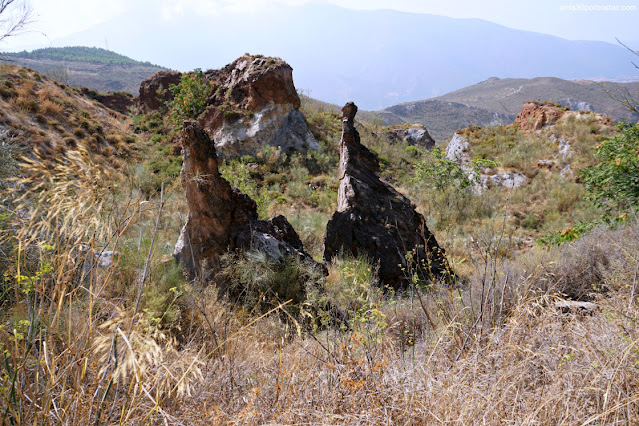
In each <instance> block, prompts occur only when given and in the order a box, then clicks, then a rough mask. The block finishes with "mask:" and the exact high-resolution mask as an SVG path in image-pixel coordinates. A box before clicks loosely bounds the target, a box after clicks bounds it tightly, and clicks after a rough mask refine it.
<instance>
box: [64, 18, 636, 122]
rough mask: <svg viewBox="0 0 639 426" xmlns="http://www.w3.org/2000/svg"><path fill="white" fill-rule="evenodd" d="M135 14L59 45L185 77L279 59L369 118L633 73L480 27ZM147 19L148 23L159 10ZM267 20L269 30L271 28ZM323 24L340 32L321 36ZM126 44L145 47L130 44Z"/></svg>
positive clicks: (591, 56)
mask: <svg viewBox="0 0 639 426" xmlns="http://www.w3.org/2000/svg"><path fill="white" fill-rule="evenodd" d="M136 10H137V9H136ZM136 10H133V11H132V12H131V13H128V14H127V16H122V17H120V18H118V19H117V20H113V21H109V22H106V23H103V24H101V25H98V26H95V27H93V28H92V29H89V30H86V31H84V32H82V33H78V34H76V35H73V36H69V37H68V38H66V39H63V40H61V42H64V43H66V44H69V43H72V42H77V41H78V40H82V41H83V42H84V43H87V44H94V45H101V44H102V43H103V40H104V37H105V35H106V36H107V37H108V39H109V43H110V45H112V46H114V47H115V49H116V50H118V51H122V52H123V53H125V54H127V55H128V56H131V57H139V58H144V59H145V60H148V61H150V62H155V63H162V64H166V65H167V66H169V67H172V68H179V69H181V70H182V71H186V70H189V69H193V68H197V67H200V68H203V69H204V68H218V67H220V66H222V65H224V64H225V63H228V62H230V61H232V60H233V59H234V58H236V57H238V56H240V55H242V54H244V53H245V52H253V53H261V54H264V55H267V56H278V57H282V58H285V59H286V61H287V62H288V63H289V64H290V65H291V66H292V67H293V68H294V70H295V80H296V85H297V87H298V88H301V89H312V91H313V97H315V98H319V99H323V100H326V101H328V102H330V103H335V104H338V105H339V104H343V103H344V102H345V101H347V100H351V99H354V100H357V101H358V104H359V105H361V107H362V108H363V109H367V110H376V109H381V108H384V107H387V106H390V105H395V104H398V103H401V102H408V101H411V100H414V99H426V98H432V97H436V96H441V95H443V94H445V93H447V92H450V91H452V90H456V89H459V88H462V87H466V86H468V85H470V84H473V83H475V82H477V81H481V80H485V79H487V78H488V77H490V76H495V75H496V76H498V77H501V78H505V77H512V76H517V77H525V78H532V77H535V76H538V75H555V76H558V77H561V78H567V79H576V78H580V79H621V78H626V77H627V76H629V75H631V71H633V69H632V66H631V65H630V59H631V58H630V57H629V55H630V54H629V52H627V51H626V50H625V49H624V48H623V47H621V46H616V45H613V44H610V43H606V42H596V41H571V40H565V39H561V38H559V37H554V36H550V35H545V34H540V33H534V32H530V31H522V30H515V29H511V28H508V27H504V26H502V25H498V24H493V23H490V22H488V21H483V20H477V19H467V20H464V19H454V18H448V17H442V16H437V15H426V14H411V13H406V12H396V11H393V12H392V13H391V12H387V11H354V10H348V9H343V8H340V7H337V6H328V5H312V6H311V5H306V6H299V7H282V6H279V5H273V7H269V8H268V10H265V11H263V13H259V14H258V13H247V14H242V13H239V12H219V15H218V16H216V17H210V16H206V15H204V14H190V13H186V12H185V13H184V14H183V15H176V16H174V17H173V18H172V19H171V20H170V21H167V20H163V21H161V24H159V25H156V26H155V27H153V28H150V27H149V28H147V26H146V24H145V22H141V21H140V20H139V19H137V16H138V14H137V11H136ZM144 13H145V14H146V15H148V16H150V17H152V16H155V15H154V14H158V13H159V11H158V10H154V9H151V10H148V9H145V10H144ZM196 15H197V16H196ZM150 20H151V19H149V21H150ZM238 20H239V21H238ZM144 21H146V20H144ZM211 22H214V23H215V25H211ZM235 22H242V31H237V30H236V28H234V25H235V24H234V23H235ZM264 22H269V26H268V29H267V30H265V29H264ZM326 22H331V25H332V27H334V28H340V29H342V30H343V31H335V32H330V31H326V25H325V24H326ZM122 28H124V31H121V30H120V29H122ZM194 28H197V29H198V31H199V32H198V34H194V33H193V29H194ZM344 32H346V33H347V34H348V36H347V37H346V38H345V36H344V35H343V34H344ZM229 34H232V38H233V42H232V43H229V42H228V35H229ZM316 34H319V36H316ZM131 39H140V40H141V42H140V43H136V44H135V45H133V44H131V43H130V42H129V41H130V40H131ZM346 46H348V48H344V47H346ZM309 57H312V58H313V60H312V61H309V60H308V58H309ZM595 59H596V60H595Z"/></svg>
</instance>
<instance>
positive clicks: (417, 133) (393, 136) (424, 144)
mask: <svg viewBox="0 0 639 426" xmlns="http://www.w3.org/2000/svg"><path fill="white" fill-rule="evenodd" d="M376 135H377V136H378V137H379V136H381V137H385V138H386V139H388V142H390V143H396V142H406V143H407V144H408V145H415V146H418V147H420V148H424V149H428V150H431V149H433V147H434V146H435V140H434V139H433V138H432V137H431V136H430V134H429V133H428V130H427V129H426V127H425V126H423V125H421V124H414V125H412V126H411V127H408V128H405V127H400V128H396V129H390V130H388V131H385V132H380V133H377V134H376Z"/></svg>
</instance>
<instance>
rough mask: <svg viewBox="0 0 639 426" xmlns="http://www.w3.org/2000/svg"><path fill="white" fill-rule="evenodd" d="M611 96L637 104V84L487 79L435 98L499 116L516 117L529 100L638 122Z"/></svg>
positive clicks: (638, 86) (540, 79)
mask: <svg viewBox="0 0 639 426" xmlns="http://www.w3.org/2000/svg"><path fill="white" fill-rule="evenodd" d="M607 91H609V92H610V94H612V95H619V94H630V95H631V96H633V97H634V98H635V99H637V100H639V82H633V83H614V82H597V81H587V80H578V81H569V80H563V79H560V78H554V77H537V78H532V79H526V78H501V79H500V78H489V79H488V80H485V81H482V82H481V83H477V84H474V85H472V86H469V87H464V88H463V89H460V90H456V91H454V92H451V93H447V94H445V95H443V96H439V97H437V98H434V99H436V100H441V101H447V102H459V103H463V104H466V105H471V106H476V107H481V108H485V109H488V110H491V111H496V112H498V113H500V114H508V115H516V114H517V113H518V112H519V110H520V109H521V105H522V104H523V103H524V102H526V101H528V100H541V101H551V102H555V103H558V104H561V105H562V106H569V107H570V108H571V109H576V110H585V109H592V110H594V111H597V112H601V113H604V114H606V115H609V116H611V117H612V118H614V119H615V120H620V119H622V118H624V119H626V120H634V121H636V120H638V119H639V116H637V114H633V113H631V112H630V111H628V110H627V109H626V108H625V107H624V106H623V105H622V104H621V103H619V102H617V101H615V100H614V99H612V97H610V96H609V94H608V93H607Z"/></svg>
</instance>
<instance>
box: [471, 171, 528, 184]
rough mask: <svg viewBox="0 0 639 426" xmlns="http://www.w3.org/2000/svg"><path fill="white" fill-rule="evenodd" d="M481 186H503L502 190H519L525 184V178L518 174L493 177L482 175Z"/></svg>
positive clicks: (511, 173)
mask: <svg viewBox="0 0 639 426" xmlns="http://www.w3.org/2000/svg"><path fill="white" fill-rule="evenodd" d="M481 181H482V186H483V187H484V188H487V187H488V186H489V185H492V186H503V187H504V188H519V187H520V186H522V185H524V184H525V183H526V176H525V175H523V174H521V173H519V172H504V173H497V174H494V175H482V177H481Z"/></svg>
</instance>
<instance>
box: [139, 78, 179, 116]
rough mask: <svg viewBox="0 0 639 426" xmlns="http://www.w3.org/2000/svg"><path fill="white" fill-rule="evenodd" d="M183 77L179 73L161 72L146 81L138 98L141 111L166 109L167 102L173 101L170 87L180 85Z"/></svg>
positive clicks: (141, 86)
mask: <svg viewBox="0 0 639 426" xmlns="http://www.w3.org/2000/svg"><path fill="white" fill-rule="evenodd" d="M181 77H182V73H179V72H177V71H159V72H156V73H155V74H153V75H152V76H151V77H149V78H147V79H146V80H144V81H143V82H142V84H141V85H140V96H139V97H138V105H139V106H140V110H141V111H143V112H151V111H157V110H159V109H161V108H164V107H165V105H166V102H168V101H170V100H172V99H173V95H172V94H171V91H170V90H169V86H170V85H176V84H180V78H181Z"/></svg>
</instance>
